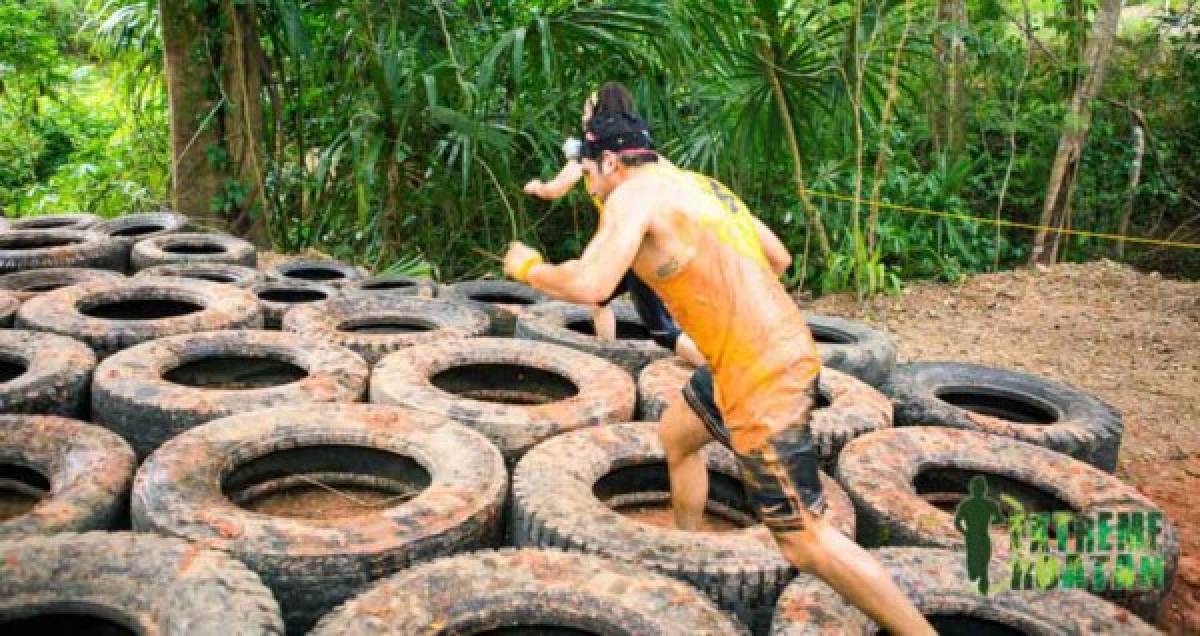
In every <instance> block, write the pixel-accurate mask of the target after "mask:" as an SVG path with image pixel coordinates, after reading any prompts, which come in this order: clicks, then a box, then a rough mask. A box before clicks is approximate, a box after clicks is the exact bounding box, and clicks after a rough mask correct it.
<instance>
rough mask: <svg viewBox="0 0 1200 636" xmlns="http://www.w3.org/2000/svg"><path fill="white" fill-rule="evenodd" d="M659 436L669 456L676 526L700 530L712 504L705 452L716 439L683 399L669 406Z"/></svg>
mask: <svg viewBox="0 0 1200 636" xmlns="http://www.w3.org/2000/svg"><path fill="white" fill-rule="evenodd" d="M658 436H659V439H661V440H662V445H663V450H664V451H666V456H667V471H668V473H669V475H670V478H671V507H672V509H673V510H674V511H675V525H676V526H677V527H678V528H680V529H681V530H698V529H699V528H700V526H701V523H702V522H703V520H704V504H705V502H706V501H707V500H708V467H707V466H706V465H705V463H704V453H702V452H701V451H702V450H703V449H704V446H705V445H707V444H708V443H709V442H711V441H712V439H713V438H712V436H711V435H710V434H709V433H708V429H706V428H705V427H704V423H703V422H701V421H700V418H699V417H697V416H696V414H695V413H694V412H692V409H691V407H689V406H688V405H687V403H686V402H684V400H683V397H682V396H681V395H676V396H674V397H673V398H672V399H671V400H670V402H668V404H667V409H666V411H664V412H663V416H662V421H661V422H660V423H659V425H658Z"/></svg>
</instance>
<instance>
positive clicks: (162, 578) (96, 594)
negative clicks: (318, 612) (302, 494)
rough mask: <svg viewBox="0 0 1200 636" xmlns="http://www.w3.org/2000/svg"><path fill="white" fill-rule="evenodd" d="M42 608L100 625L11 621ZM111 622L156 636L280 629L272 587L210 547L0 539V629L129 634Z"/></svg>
mask: <svg viewBox="0 0 1200 636" xmlns="http://www.w3.org/2000/svg"><path fill="white" fill-rule="evenodd" d="M46 614H50V615H58V616H62V615H64V614H72V615H78V614H83V615H86V616H93V617H97V618H100V619H104V621H105V623H108V624H107V625H106V624H103V623H101V624H100V625H97V624H91V625H86V626H81V625H80V624H79V623H78V622H75V621H69V620H68V621H67V622H66V623H65V624H63V623H62V622H59V623H57V624H56V623H55V622H54V620H53V619H52V618H51V620H50V621H48V622H47V623H43V624H41V625H38V624H36V623H34V624H32V625H30V624H28V623H27V624H25V625H23V626H21V627H18V626H17V625H18V624H19V621H20V619H28V618H31V617H37V616H39V615H46ZM10 621H12V622H11V623H10ZM113 623H115V624H116V625H119V626H120V627H123V628H125V630H128V632H134V633H138V634H157V635H161V636H271V635H277V636H282V634H283V621H282V620H280V616H279V605H278V604H277V603H276V602H275V599H274V598H272V597H271V592H270V591H269V590H268V589H267V588H266V587H265V586H263V584H262V582H261V581H260V580H259V578H258V577H257V576H255V574H254V573H253V572H251V571H250V570H248V569H246V567H245V566H244V565H242V564H241V563H238V562H237V561H236V560H234V559H232V558H230V557H229V556H228V555H226V554H222V553H221V552H218V551H216V550H210V549H206V548H205V547H203V546H200V545H195V544H192V543H188V542H187V541H180V540H178V539H167V538H163V537H155V536H151V535H144V534H134V533H128V532H122V533H106V532H89V533H86V534H62V535H58V536H54V537H38V538H32V539H25V540H22V541H5V542H2V543H0V631H5V630H6V626H7V627H12V628H13V629H16V630H17V631H19V632H20V633H87V634H110V633H128V632H127V631H120V632H117V631H113V629H112V624H113ZM22 627H24V628H26V629H28V630H29V631H28V632H26V631H24V630H23V629H22ZM43 630H44V631H43Z"/></svg>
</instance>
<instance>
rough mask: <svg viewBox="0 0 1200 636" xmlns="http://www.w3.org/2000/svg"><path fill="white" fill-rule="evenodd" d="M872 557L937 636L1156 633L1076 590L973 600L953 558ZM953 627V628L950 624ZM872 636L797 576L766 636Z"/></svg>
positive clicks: (867, 624)
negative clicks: (947, 635) (939, 635)
mask: <svg viewBox="0 0 1200 636" xmlns="http://www.w3.org/2000/svg"><path fill="white" fill-rule="evenodd" d="M874 555H875V557H876V558H878V559H879V561H880V563H881V564H882V565H883V567H884V569H886V570H887V571H888V573H889V574H891V576H892V579H893V580H894V581H895V582H896V584H897V585H899V586H900V589H902V590H903V591H904V592H905V594H907V595H908V597H909V598H910V599H912V601H913V603H914V604H915V605H916V606H917V609H918V610H919V611H920V612H921V613H922V614H924V615H925V616H928V617H931V622H933V624H934V627H935V628H937V629H939V631H941V633H956V634H966V633H979V634H987V633H993V632H992V631H990V630H989V628H991V629H996V628H997V627H1001V628H1003V627H1007V628H1008V629H1007V630H1004V631H1005V632H1017V633H1021V634H1029V635H1031V636H1062V635H1064V634H1110V635H1112V636H1125V635H1127V634H1128V635H1129V636H1134V635H1144V636H1151V635H1153V634H1158V633H1159V632H1158V630H1156V629H1154V628H1153V627H1151V626H1150V625H1147V624H1146V623H1144V622H1142V621H1141V620H1140V619H1138V618H1137V617H1135V616H1133V615H1131V614H1130V613H1129V612H1128V611H1126V610H1124V609H1122V608H1120V607H1118V606H1116V605H1113V604H1111V603H1105V602H1104V601H1101V600H1100V599H1097V598H1096V597H1094V596H1091V595H1090V594H1087V593H1086V592H1083V591H1080V590H1054V591H1046V592H1024V591H1013V590H1007V591H1004V592H999V593H996V594H991V595H989V596H984V595H982V594H978V593H974V591H973V590H971V589H969V588H967V589H965V586H964V583H967V582H968V579H967V569H966V566H965V565H964V561H965V559H964V557H963V554H962V553H961V552H954V551H951V550H931V549H927V548H883V549H881V550H877V551H874ZM991 570H992V576H991V577H990V578H992V579H993V580H999V579H1003V578H1004V577H1005V576H1006V575H1007V574H1008V572H1007V571H1006V570H1005V569H1004V568H1003V567H1002V566H1001V565H1000V564H993V566H992V568H991ZM955 619H958V620H959V621H961V622H958V623H957V624H955V623H954V622H952V621H954V620H955ZM963 619H966V620H965V621H964V620H963ZM879 632H880V630H879V626H878V625H876V624H875V622H874V621H872V620H871V619H869V618H867V616H866V615H865V614H863V613H862V611H861V610H859V609H858V608H856V607H854V606H853V605H851V604H850V603H848V602H846V599H844V598H843V597H842V596H841V595H840V594H838V593H837V592H835V591H833V588H831V587H829V586H828V585H826V584H825V583H824V582H822V581H821V580H820V579H817V578H816V577H812V576H799V577H797V578H796V580H795V581H793V582H792V583H791V585H788V587H787V589H785V590H784V591H783V595H782V596H780V597H779V607H778V609H777V610H776V612H775V620H774V621H773V622H772V624H771V634H772V636H818V635H821V634H841V635H844V636H856V635H859V634H861V635H862V636H873V635H874V634H877V633H879Z"/></svg>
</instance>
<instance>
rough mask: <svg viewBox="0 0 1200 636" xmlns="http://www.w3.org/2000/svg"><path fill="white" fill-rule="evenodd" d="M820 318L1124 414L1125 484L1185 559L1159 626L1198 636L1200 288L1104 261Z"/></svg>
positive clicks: (907, 350) (925, 287)
mask: <svg viewBox="0 0 1200 636" xmlns="http://www.w3.org/2000/svg"><path fill="white" fill-rule="evenodd" d="M801 304H803V305H805V306H806V307H807V308H809V309H810V310H811V311H814V312H818V313H827V314H835V315H842V316H848V317H854V318H859V319H863V320H865V321H867V322H870V323H873V324H876V325H880V326H883V327H886V328H887V329H888V330H889V331H891V332H892V334H893V335H894V336H895V337H896V339H897V341H898V343H899V359H900V362H907V361H916V360H953V361H960V362H976V363H980V364H988V365H994V366H998V367H1004V368H1009V369H1016V370H1022V371H1026V372H1029V373H1034V374H1038V375H1043V376H1046V377H1049V378H1055V379H1058V380H1063V381H1066V382H1070V383H1072V384H1074V385H1076V386H1079V387H1081V388H1083V389H1085V390H1088V391H1091V392H1093V393H1094V394H1096V395H1098V396H1099V397H1100V398H1101V399H1103V400H1105V401H1107V402H1108V403H1110V404H1112V405H1113V406H1115V407H1117V408H1118V409H1120V410H1121V412H1122V413H1123V415H1124V422H1125V435H1124V442H1123V444H1122V447H1121V458H1120V464H1119V467H1118V470H1117V473H1118V475H1119V476H1120V477H1121V478H1122V479H1124V480H1126V481H1127V482H1129V483H1131V484H1133V485H1134V486H1136V487H1137V488H1138V489H1139V490H1141V491H1142V492H1143V493H1145V494H1146V495H1148V496H1149V497H1151V498H1152V499H1154V500H1155V501H1157V502H1158V503H1159V504H1160V505H1162V506H1163V508H1164V509H1165V510H1166V514H1167V516H1168V518H1170V519H1171V520H1172V521H1174V523H1175V524H1176V526H1177V527H1178V529H1179V533H1180V539H1181V542H1182V545H1183V555H1184V558H1183V560H1182V561H1181V563H1180V570H1179V576H1178V577H1177V578H1176V582H1175V588H1174V591H1173V592H1172V595H1171V598H1170V599H1169V600H1168V603H1167V608H1166V611H1165V612H1164V616H1163V620H1162V622H1161V623H1160V626H1161V627H1163V628H1164V629H1165V630H1166V631H1167V632H1168V633H1170V634H1197V633H1200V506H1198V505H1196V499H1195V497H1196V494H1197V493H1200V283H1186V282H1179V281H1172V280H1164V279H1162V278H1161V277H1160V276H1158V275H1157V273H1149V274H1146V273H1141V272H1138V271H1136V270H1133V269H1132V268H1129V267H1126V266H1124V265H1120V264H1116V263H1112V262H1109V261H1100V262H1096V263H1088V264H1084V265H1073V264H1072V265H1059V266H1055V267H1052V268H1048V269H1044V268H1043V269H1038V270H1022V271H1017V272H1005V273H1000V274H987V275H983V276H977V277H975V278H972V279H970V280H968V281H966V282H965V283H964V284H962V285H940V284H916V285H912V286H910V287H909V288H907V289H906V290H905V291H904V292H903V293H902V294H901V295H899V296H892V297H883V298H879V299H874V300H871V301H869V302H868V303H867V304H865V305H864V304H862V303H860V302H859V301H858V300H857V299H855V298H854V297H853V296H845V295H839V296H829V297H824V298H820V299H818V300H817V301H816V302H815V303H813V302H805V301H803V300H801Z"/></svg>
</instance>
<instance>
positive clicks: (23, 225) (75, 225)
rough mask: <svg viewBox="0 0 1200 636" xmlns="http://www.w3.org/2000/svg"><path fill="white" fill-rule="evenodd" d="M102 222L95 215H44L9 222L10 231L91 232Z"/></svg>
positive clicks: (9, 220)
mask: <svg viewBox="0 0 1200 636" xmlns="http://www.w3.org/2000/svg"><path fill="white" fill-rule="evenodd" d="M100 221H101V219H100V217H98V216H96V215H95V214H43V215H41V216H26V217H22V218H19V219H8V220H7V222H8V229H10V230H89V229H91V228H93V227H95V226H96V224H97V223H99V222H100Z"/></svg>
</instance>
